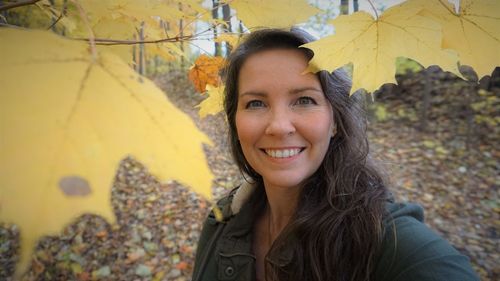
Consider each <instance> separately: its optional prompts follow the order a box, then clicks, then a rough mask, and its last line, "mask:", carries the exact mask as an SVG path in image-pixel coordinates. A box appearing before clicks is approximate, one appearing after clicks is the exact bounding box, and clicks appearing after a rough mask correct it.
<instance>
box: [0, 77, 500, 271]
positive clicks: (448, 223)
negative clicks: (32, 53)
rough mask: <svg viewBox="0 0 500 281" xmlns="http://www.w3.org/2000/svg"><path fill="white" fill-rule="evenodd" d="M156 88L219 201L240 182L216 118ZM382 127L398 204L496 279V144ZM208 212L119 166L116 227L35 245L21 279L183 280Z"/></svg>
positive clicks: (12, 248) (133, 167)
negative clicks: (181, 116) (174, 112)
mask: <svg viewBox="0 0 500 281" xmlns="http://www.w3.org/2000/svg"><path fill="white" fill-rule="evenodd" d="M179 77H180V78H179ZM155 81H156V83H157V84H158V85H159V86H160V87H161V88H162V89H164V90H165V92H167V94H168V95H169V98H170V100H171V101H172V102H174V103H175V104H176V105H177V106H178V107H179V108H181V109H182V110H183V111H184V112H186V113H187V114H188V115H190V116H191V117H192V119H193V120H194V122H195V123H196V124H197V126H198V127H199V128H200V129H201V130H203V131H204V132H205V133H206V134H207V135H208V136H209V137H210V138H211V139H212V140H213V143H214V146H205V152H206V155H207V159H208V163H209V166H210V168H211V169H212V172H213V174H214V176H215V179H214V181H213V194H214V198H220V197H222V196H223V195H224V194H225V193H227V192H228V191H229V190H230V189H231V188H233V187H235V186H237V185H238V184H239V183H240V182H241V177H240V175H239V173H238V170H237V169H236V167H235V165H234V163H233V161H232V159H231V156H230V154H229V151H228V146H227V137H226V131H225V126H224V125H223V124H224V123H225V120H224V117H223V116H222V114H218V115H216V116H208V117H207V118H205V119H203V120H200V119H199V117H198V114H197V109H195V108H194V106H195V105H196V104H198V103H199V102H200V101H201V100H203V97H202V96H201V95H198V94H193V89H192V87H191V86H189V84H188V82H187V81H186V79H185V78H184V77H182V76H175V75H171V76H170V78H168V77H166V76H162V77H157V78H156V79H155ZM169 93H175V94H169ZM390 106H391V108H398V109H401V108H404V107H405V106H407V105H405V104H401V103H400V104H397V103H394V102H392V103H391V105H390ZM447 107H449V106H446V105H445V106H443V107H442V108H447ZM442 110H445V109H442ZM447 110H450V109H447ZM384 119H386V120H384V121H383V122H375V121H373V122H371V123H370V127H369V138H370V142H371V150H372V154H373V155H374V157H375V159H378V162H379V164H380V167H382V168H383V169H384V170H385V171H386V173H387V175H388V178H389V182H390V189H391V191H392V192H393V194H394V196H395V198H396V200H398V201H412V202H416V203H419V204H421V205H422V206H423V207H424V209H425V215H426V223H427V224H428V225H429V226H430V227H431V228H432V229H434V230H435V231H436V232H438V233H440V234H441V235H443V236H444V237H445V238H446V239H448V240H449V241H450V242H451V244H452V245H453V246H455V247H456V248H457V249H458V250H459V251H460V252H462V253H463V254H465V255H467V256H469V257H470V258H471V262H472V264H473V267H474V269H475V270H476V271H477V272H478V274H479V275H480V276H481V280H485V281H490V280H491V281H493V280H500V266H499V264H498V260H500V253H499V241H500V239H499V238H500V220H499V215H500V206H499V186H500V175H499V163H498V159H499V157H500V151H499V150H498V149H499V146H498V143H497V145H496V146H495V141H491V140H486V141H485V140H484V139H477V136H476V139H475V140H474V142H473V145H471V144H470V139H468V138H470V137H465V136H464V134H463V131H464V128H463V126H462V125H463V124H461V123H460V122H458V121H456V120H453V118H450V117H449V116H446V115H440V114H437V115H436V116H433V115H432V114H431V116H430V119H429V121H430V122H429V124H428V126H429V128H428V129H427V130H426V132H422V131H420V130H417V129H416V128H417V126H416V123H415V120H413V121H411V120H403V119H404V118H403V119H401V118H399V119H398V118H384ZM410 119H412V118H410ZM493 133H495V132H493ZM493 139H494V140H495V138H493ZM193 174H195V171H194V172H193ZM211 204H212V203H211V202H208V201H206V200H204V199H203V198H201V197H200V196H198V195H196V194H195V193H193V192H191V191H189V190H188V189H187V188H185V187H183V186H181V185H179V184H178V183H176V182H167V183H160V182H158V181H157V180H156V179H155V178H154V177H153V176H152V175H150V174H149V173H148V171H147V168H146V167H144V166H142V165H141V164H140V163H138V162H137V161H135V160H134V159H132V158H127V159H125V160H124V161H122V163H121V165H120V167H119V169H118V171H117V174H116V179H115V183H114V186H113V188H112V205H113V208H114V210H115V214H116V216H117V222H116V223H115V224H113V225H110V224H108V223H107V222H106V221H104V220H103V219H102V218H100V217H98V216H94V215H84V216H81V217H80V218H79V219H78V220H76V221H75V222H74V223H72V224H71V225H70V226H68V227H67V228H66V229H65V230H64V231H63V232H62V234H61V235H60V236H51V237H45V238H43V239H42V240H41V242H40V243H39V245H38V246H37V250H36V251H35V253H34V254H33V261H32V263H31V265H30V268H29V271H28V273H27V274H26V275H25V276H24V278H23V280H177V281H182V280H190V278H191V273H192V266H193V259H194V253H195V251H196V243H197V239H198V237H199V233H200V230H201V225H202V222H203V220H204V218H205V216H206V215H207V213H208V211H209V210H210V208H211ZM0 242H1V243H0V245H1V247H0V280H11V278H10V276H11V275H12V274H13V269H14V262H15V261H16V259H17V254H16V249H17V248H18V246H19V232H18V229H17V227H16V226H14V225H1V227H0Z"/></svg>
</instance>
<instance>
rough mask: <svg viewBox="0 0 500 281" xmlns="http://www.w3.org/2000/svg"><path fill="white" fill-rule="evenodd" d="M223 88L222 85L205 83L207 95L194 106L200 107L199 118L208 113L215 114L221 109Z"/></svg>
mask: <svg viewBox="0 0 500 281" xmlns="http://www.w3.org/2000/svg"><path fill="white" fill-rule="evenodd" d="M224 88H225V87H224V86H220V87H214V86H212V85H207V95H208V97H207V98H206V99H204V100H203V101H202V102H200V104H198V105H197V106H196V107H197V108H199V109H200V111H198V114H199V115H200V118H205V117H207V115H209V114H211V115H215V114H217V113H219V112H221V111H222V110H223V102H224Z"/></svg>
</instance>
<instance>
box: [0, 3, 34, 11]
mask: <svg viewBox="0 0 500 281" xmlns="http://www.w3.org/2000/svg"><path fill="white" fill-rule="evenodd" d="M39 1H40V0H24V1H17V2H13V3H9V4H5V5H3V6H0V12H2V11H7V10H9V9H14V8H17V7H22V6H28V5H33V4H35V3H36V2H39Z"/></svg>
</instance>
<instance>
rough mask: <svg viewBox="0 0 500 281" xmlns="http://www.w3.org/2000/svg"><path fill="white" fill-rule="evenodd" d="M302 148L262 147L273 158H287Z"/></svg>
mask: <svg viewBox="0 0 500 281" xmlns="http://www.w3.org/2000/svg"><path fill="white" fill-rule="evenodd" d="M302 150H303V148H290V149H264V152H265V153H266V154H267V155H269V156H271V157H273V158H288V157H293V156H295V155H297V154H299V153H300V152H302Z"/></svg>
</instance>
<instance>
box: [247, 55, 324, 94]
mask: <svg viewBox="0 0 500 281" xmlns="http://www.w3.org/2000/svg"><path fill="white" fill-rule="evenodd" d="M307 66H308V58H307V56H306V55H305V54H304V52H302V51H300V50H298V49H271V50H265V51H260V52H257V53H255V54H252V55H250V56H249V57H248V58H247V59H246V60H245V62H244V63H243V65H242V66H241V68H240V71H239V73H238V92H240V93H241V91H244V90H246V89H249V88H250V89H255V88H262V87H264V88H265V87H271V88H276V87H281V88H287V87H299V86H316V87H320V89H321V86H320V83H319V79H318V77H317V76H316V75H315V74H313V73H306V69H307Z"/></svg>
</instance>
